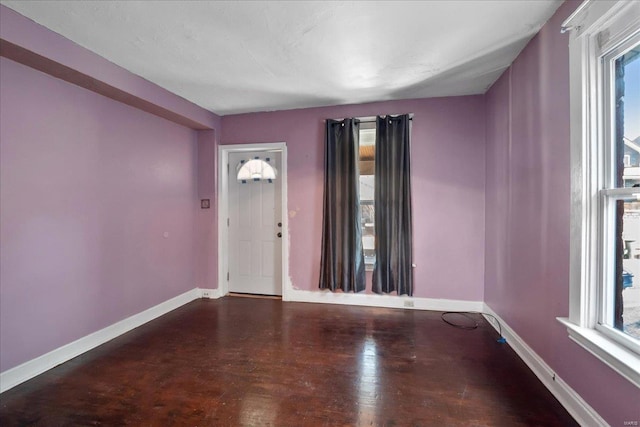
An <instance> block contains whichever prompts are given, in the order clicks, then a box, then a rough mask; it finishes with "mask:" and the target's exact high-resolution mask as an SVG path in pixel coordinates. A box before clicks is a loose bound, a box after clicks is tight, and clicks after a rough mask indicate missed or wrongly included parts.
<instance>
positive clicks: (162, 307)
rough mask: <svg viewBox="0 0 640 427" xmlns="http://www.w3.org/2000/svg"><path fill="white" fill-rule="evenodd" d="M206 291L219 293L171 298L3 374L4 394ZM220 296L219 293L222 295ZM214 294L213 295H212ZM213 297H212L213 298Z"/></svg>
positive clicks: (195, 291)
mask: <svg viewBox="0 0 640 427" xmlns="http://www.w3.org/2000/svg"><path fill="white" fill-rule="evenodd" d="M203 291H216V290H215V289H214V290H203V289H200V288H194V289H191V290H190V291H187V292H185V293H183V294H181V295H178V296H177V297H174V298H171V299H170V300H167V301H165V302H163V303H160V304H158V305H156V306H153V307H151V308H149V309H147V310H144V311H142V312H140V313H138V314H134V315H133V316H130V317H127V318H126V319H123V320H121V321H119V322H116V323H114V324H113V325H111V326H107V327H106V328H104V329H100V330H99V331H96V332H93V333H91V334H89V335H87V336H85V337H82V338H80V339H78V340H76V341H73V342H71V343H69V344H66V345H63V346H62V347H59V348H57V349H55V350H52V351H50V352H49V353H46V354H43V355H42V356H39V357H36V358H35V359H31V360H29V361H27V362H25V363H23V364H21V365H18V366H16V367H15V368H11V369H9V370H7V371H4V372H2V373H0V393H4V392H5V391H7V390H9V389H11V388H13V387H15V386H17V385H18V384H21V383H23V382H25V381H27V380H30V379H31V378H33V377H35V376H38V375H40V374H41V373H43V372H45V371H48V370H49V369H51V368H53V367H55V366H58V365H60V364H62V363H64V362H67V361H69V360H71V359H73V358H74V357H77V356H79V355H81V354H82V353H85V352H87V351H89V350H91V349H94V348H96V347H98V346H99V345H102V344H104V343H106V342H107V341H111V340H112V339H114V338H117V337H119V336H120V335H122V334H125V333H127V332H129V331H130V330H132V329H135V328H137V327H139V326H142V325H144V324H145V323H147V322H150V321H151V320H154V319H156V318H158V317H160V316H162V315H164V314H167V313H168V312H170V311H173V310H175V309H176V308H178V307H181V306H183V305H185V304H187V303H189V302H191V301H194V300H196V299H198V298H202V295H203ZM218 294H219V293H218ZM211 295H213V293H212V294H211ZM210 298H211V297H210Z"/></svg>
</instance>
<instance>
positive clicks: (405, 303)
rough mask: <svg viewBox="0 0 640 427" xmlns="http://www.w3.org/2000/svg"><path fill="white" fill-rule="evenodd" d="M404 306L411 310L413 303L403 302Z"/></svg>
mask: <svg viewBox="0 0 640 427" xmlns="http://www.w3.org/2000/svg"><path fill="white" fill-rule="evenodd" d="M404 306H405V307H407V308H413V301H411V300H405V301H404Z"/></svg>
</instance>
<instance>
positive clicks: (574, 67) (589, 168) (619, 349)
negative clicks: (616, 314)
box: [558, 0, 640, 387]
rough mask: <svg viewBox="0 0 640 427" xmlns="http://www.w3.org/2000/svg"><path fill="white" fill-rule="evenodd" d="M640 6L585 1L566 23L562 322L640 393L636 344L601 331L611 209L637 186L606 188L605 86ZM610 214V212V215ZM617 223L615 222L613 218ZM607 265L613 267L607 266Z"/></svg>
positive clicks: (616, 333)
mask: <svg viewBox="0 0 640 427" xmlns="http://www.w3.org/2000/svg"><path fill="white" fill-rule="evenodd" d="M639 14H640V3H639V2H626V1H618V2H596V1H589V0H587V1H585V2H584V3H582V4H581V5H580V6H579V7H578V8H577V9H576V11H575V12H574V13H573V14H572V15H571V16H569V18H567V20H566V21H565V22H564V23H563V24H562V31H563V32H565V31H567V30H569V31H571V34H570V43H569V64H570V125H571V229H570V274H569V280H570V296H569V301H570V303H569V317H568V318H558V320H559V321H560V322H561V323H562V324H564V325H565V326H566V327H567V330H568V333H569V337H570V338H571V339H572V340H574V341H575V342H577V343H578V344H579V345H581V346H582V347H584V348H585V349H586V350H588V351H589V352H591V353H592V354H594V355H595V356H596V357H598V358H599V359H600V360H602V361H603V362H604V363H606V364H607V365H608V366H610V367H611V368H613V369H614V370H616V371H617V372H618V373H620V374H621V375H623V376H624V377H625V378H627V379H628V380H629V381H631V382H632V383H634V384H635V385H636V386H638V387H640V353H639V352H638V351H637V348H634V346H633V345H629V343H628V342H626V341H629V339H630V338H626V337H625V336H624V335H625V334H623V333H621V332H620V331H617V330H615V329H613V328H611V327H608V326H606V325H601V324H600V323H601V321H602V320H603V315H604V314H605V310H606V307H607V306H606V304H607V303H609V302H608V301H606V300H605V298H604V296H605V291H606V290H607V287H606V278H607V276H606V275H607V274H609V273H610V266H609V264H610V260H611V257H610V253H611V249H612V248H611V247H609V248H607V245H608V244H610V242H611V241H612V240H611V237H610V235H608V234H607V233H610V230H608V228H609V227H608V225H609V224H610V222H608V220H607V218H605V216H606V215H607V209H608V204H610V203H611V201H612V200H615V199H620V198H633V194H634V193H637V192H638V189H637V188H636V189H635V191H634V190H633V189H624V188H615V189H613V188H607V185H608V184H610V183H611V182H612V181H611V176H612V173H613V172H612V171H611V167H612V164H613V163H612V162H611V152H612V150H611V147H610V146H607V145H606V144H605V142H606V141H607V135H608V134H607V132H609V135H610V132H611V131H612V130H611V127H610V123H611V121H610V120H605V117H604V116H605V114H606V113H610V112H611V106H610V105H608V103H610V99H611V98H610V97H609V98H608V97H607V95H608V92H609V91H608V90H607V88H605V87H604V86H605V85H604V81H605V80H604V78H605V76H604V75H603V72H604V71H605V70H604V67H603V65H602V64H603V59H604V58H605V57H607V55H610V54H611V52H613V51H614V50H615V49H616V48H618V47H619V46H621V45H622V44H623V43H625V42H626V41H627V40H628V39H630V38H631V37H632V36H635V34H636V33H637V32H638V31H639V28H638V22H637V20H634V17H636V16H638V15H639ZM609 212H610V210H609ZM609 220H610V218H609ZM604 260H607V261H608V262H609V264H608V263H607V262H603V261H604Z"/></svg>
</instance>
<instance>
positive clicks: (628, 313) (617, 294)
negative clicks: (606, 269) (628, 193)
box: [612, 200, 640, 340]
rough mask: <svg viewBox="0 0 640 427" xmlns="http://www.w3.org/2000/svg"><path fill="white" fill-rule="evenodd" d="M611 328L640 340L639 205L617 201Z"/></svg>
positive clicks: (633, 201) (633, 202) (638, 203)
mask: <svg viewBox="0 0 640 427" xmlns="http://www.w3.org/2000/svg"><path fill="white" fill-rule="evenodd" d="M615 210H616V230H617V232H616V236H618V238H617V239H616V255H617V256H616V266H615V275H616V277H615V286H614V287H613V289H612V292H614V305H615V308H614V313H613V316H614V319H613V326H614V327H615V328H616V329H619V330H621V331H623V332H625V333H626V334H627V335H629V336H631V337H633V338H635V339H638V340H640V202H639V201H636V200H619V201H617V202H616V209H615Z"/></svg>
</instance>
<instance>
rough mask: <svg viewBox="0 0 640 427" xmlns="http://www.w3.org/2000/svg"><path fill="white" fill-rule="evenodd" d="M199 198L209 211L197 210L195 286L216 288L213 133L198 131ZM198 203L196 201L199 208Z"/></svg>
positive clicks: (216, 211)
mask: <svg viewBox="0 0 640 427" xmlns="http://www.w3.org/2000/svg"><path fill="white" fill-rule="evenodd" d="M197 134H198V135H197V138H198V199H199V200H202V199H209V203H210V206H211V207H210V208H209V209H198V222H197V224H196V226H197V227H198V228H197V230H198V232H197V233H198V237H197V238H198V250H197V253H196V262H197V265H196V279H197V284H198V287H200V288H203V289H216V288H217V287H218V224H217V221H218V219H217V218H218V215H217V213H218V207H217V192H216V186H217V179H216V174H217V169H216V161H217V154H216V147H217V140H216V136H217V134H216V132H215V131H213V130H211V131H198V132H197ZM199 203H200V202H199V201H198V206H200V204H199Z"/></svg>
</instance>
